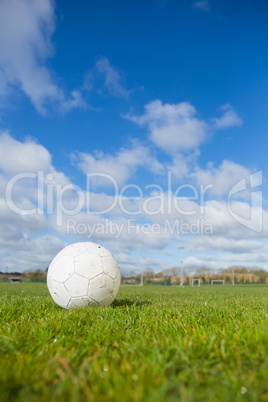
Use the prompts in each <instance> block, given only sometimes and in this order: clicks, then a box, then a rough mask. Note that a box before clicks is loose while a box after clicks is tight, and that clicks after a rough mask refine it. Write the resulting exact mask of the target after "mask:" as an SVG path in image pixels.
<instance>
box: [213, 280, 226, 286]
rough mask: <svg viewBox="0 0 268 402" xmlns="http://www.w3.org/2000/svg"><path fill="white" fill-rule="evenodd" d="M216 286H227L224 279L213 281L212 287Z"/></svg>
mask: <svg viewBox="0 0 268 402" xmlns="http://www.w3.org/2000/svg"><path fill="white" fill-rule="evenodd" d="M214 284H218V285H220V284H222V285H225V281H224V279H212V281H211V285H214Z"/></svg>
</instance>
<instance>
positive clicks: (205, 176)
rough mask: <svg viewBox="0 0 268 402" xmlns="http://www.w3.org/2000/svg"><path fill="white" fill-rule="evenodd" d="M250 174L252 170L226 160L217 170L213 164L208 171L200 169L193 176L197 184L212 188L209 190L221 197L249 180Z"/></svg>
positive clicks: (209, 165)
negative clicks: (241, 182) (236, 185)
mask: <svg viewBox="0 0 268 402" xmlns="http://www.w3.org/2000/svg"><path fill="white" fill-rule="evenodd" d="M250 174H251V172H250V170H249V169H247V168H246V167H245V166H242V165H239V164H237V163H234V162H232V161H228V160H224V161H223V162H222V164H221V165H220V166H219V167H217V168H216V167H214V165H213V163H211V162H210V163H209V164H208V166H207V169H201V168H199V167H198V168H196V171H195V172H194V173H193V175H192V176H193V177H194V179H195V180H196V181H197V183H199V184H201V185H203V186H212V187H211V188H210V190H209V192H210V193H212V194H215V195H216V196H221V195H223V194H226V193H228V192H229V191H230V190H231V188H232V187H233V186H234V185H235V184H236V183H238V182H239V181H240V180H242V179H246V180H249V176H250Z"/></svg>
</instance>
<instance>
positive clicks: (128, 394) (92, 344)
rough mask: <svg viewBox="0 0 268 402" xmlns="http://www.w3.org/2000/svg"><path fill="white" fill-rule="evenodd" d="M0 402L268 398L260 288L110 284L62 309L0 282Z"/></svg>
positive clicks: (267, 291)
mask: <svg viewBox="0 0 268 402" xmlns="http://www.w3.org/2000/svg"><path fill="white" fill-rule="evenodd" d="M0 395H1V397H0V399H1V401H2V402H3V401H13V400H15V401H83V400H89V401H98V402H99V401H100V402H102V401H115V400H116V401H120V402H121V401H146V402H147V401H178V400H181V401H236V400H237V401H240V400H241V401H268V287H265V286H235V287H231V286H204V287H200V288H199V287H184V288H179V287H159V286H158V287H157V286H144V287H130V286H124V287H121V288H120V292H119V295H118V297H117V299H116V301H115V302H114V304H113V305H112V306H110V307H106V308H101V307H99V308H84V309H80V310H63V309H61V308H59V307H57V305H55V303H54V302H53V301H52V299H51V297H50V295H49V294H48V291H47V288H46V285H45V284H41V283H36V284H33V283H22V284H9V283H0Z"/></svg>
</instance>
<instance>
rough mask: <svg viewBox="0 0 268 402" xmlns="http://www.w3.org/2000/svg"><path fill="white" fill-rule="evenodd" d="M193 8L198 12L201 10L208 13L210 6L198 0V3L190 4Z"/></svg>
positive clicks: (203, 0) (205, 0) (205, 1)
mask: <svg viewBox="0 0 268 402" xmlns="http://www.w3.org/2000/svg"><path fill="white" fill-rule="evenodd" d="M192 7H193V8H196V9H198V10H203V11H207V12H208V11H210V5H209V2H208V1H207V0H200V1H195V2H194V3H193V4H192Z"/></svg>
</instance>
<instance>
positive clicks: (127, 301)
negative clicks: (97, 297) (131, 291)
mask: <svg viewBox="0 0 268 402" xmlns="http://www.w3.org/2000/svg"><path fill="white" fill-rule="evenodd" d="M149 304H151V302H150V301H148V300H144V301H135V300H131V299H119V300H115V301H114V302H113V303H112V305H111V307H122V306H128V307H130V306H145V305H149Z"/></svg>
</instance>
